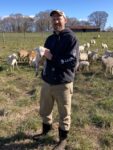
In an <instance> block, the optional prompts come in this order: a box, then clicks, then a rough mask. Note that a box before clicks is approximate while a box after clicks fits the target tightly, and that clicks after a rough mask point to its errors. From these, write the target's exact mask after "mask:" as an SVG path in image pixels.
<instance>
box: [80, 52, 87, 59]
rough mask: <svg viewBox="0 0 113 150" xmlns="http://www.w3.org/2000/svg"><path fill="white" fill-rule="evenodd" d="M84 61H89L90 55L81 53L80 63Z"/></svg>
mask: <svg viewBox="0 0 113 150" xmlns="http://www.w3.org/2000/svg"><path fill="white" fill-rule="evenodd" d="M82 60H88V53H86V52H82V53H80V61H82Z"/></svg>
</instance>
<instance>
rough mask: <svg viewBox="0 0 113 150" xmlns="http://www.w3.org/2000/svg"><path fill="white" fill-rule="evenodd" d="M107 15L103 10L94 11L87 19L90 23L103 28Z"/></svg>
mask: <svg viewBox="0 0 113 150" xmlns="http://www.w3.org/2000/svg"><path fill="white" fill-rule="evenodd" d="M107 17H108V14H107V13H106V12H105V11H95V12H93V13H91V14H90V15H89V16H88V19H89V22H90V23H91V24H92V25H95V26H97V27H99V28H100V29H101V30H103V29H104V27H105V25H106V22H107Z"/></svg>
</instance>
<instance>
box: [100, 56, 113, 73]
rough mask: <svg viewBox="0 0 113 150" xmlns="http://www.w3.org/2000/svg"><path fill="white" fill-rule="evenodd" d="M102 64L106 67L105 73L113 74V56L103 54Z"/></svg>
mask: <svg viewBox="0 0 113 150" xmlns="http://www.w3.org/2000/svg"><path fill="white" fill-rule="evenodd" d="M102 65H103V67H105V75H106V73H108V72H109V73H110V74H112V75H113V57H106V56H105V55H103V56H102Z"/></svg>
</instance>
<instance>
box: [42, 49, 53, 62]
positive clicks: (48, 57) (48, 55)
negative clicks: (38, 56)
mask: <svg viewBox="0 0 113 150" xmlns="http://www.w3.org/2000/svg"><path fill="white" fill-rule="evenodd" d="M44 56H45V57H46V58H47V59H49V60H51V59H52V57H53V55H52V54H51V52H50V50H49V49H46V50H45V52H44Z"/></svg>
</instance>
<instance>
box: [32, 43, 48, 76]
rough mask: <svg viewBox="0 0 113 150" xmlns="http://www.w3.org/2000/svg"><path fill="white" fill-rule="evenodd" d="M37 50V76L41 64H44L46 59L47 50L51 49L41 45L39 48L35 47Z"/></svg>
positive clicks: (35, 60) (35, 61)
mask: <svg viewBox="0 0 113 150" xmlns="http://www.w3.org/2000/svg"><path fill="white" fill-rule="evenodd" d="M35 50H36V52H37V55H36V58H35V59H34V63H35V71H36V76H37V75H38V68H39V65H42V64H43V63H44V61H45V57H44V53H45V50H49V49H47V48H45V47H43V46H39V47H38V48H35Z"/></svg>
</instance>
